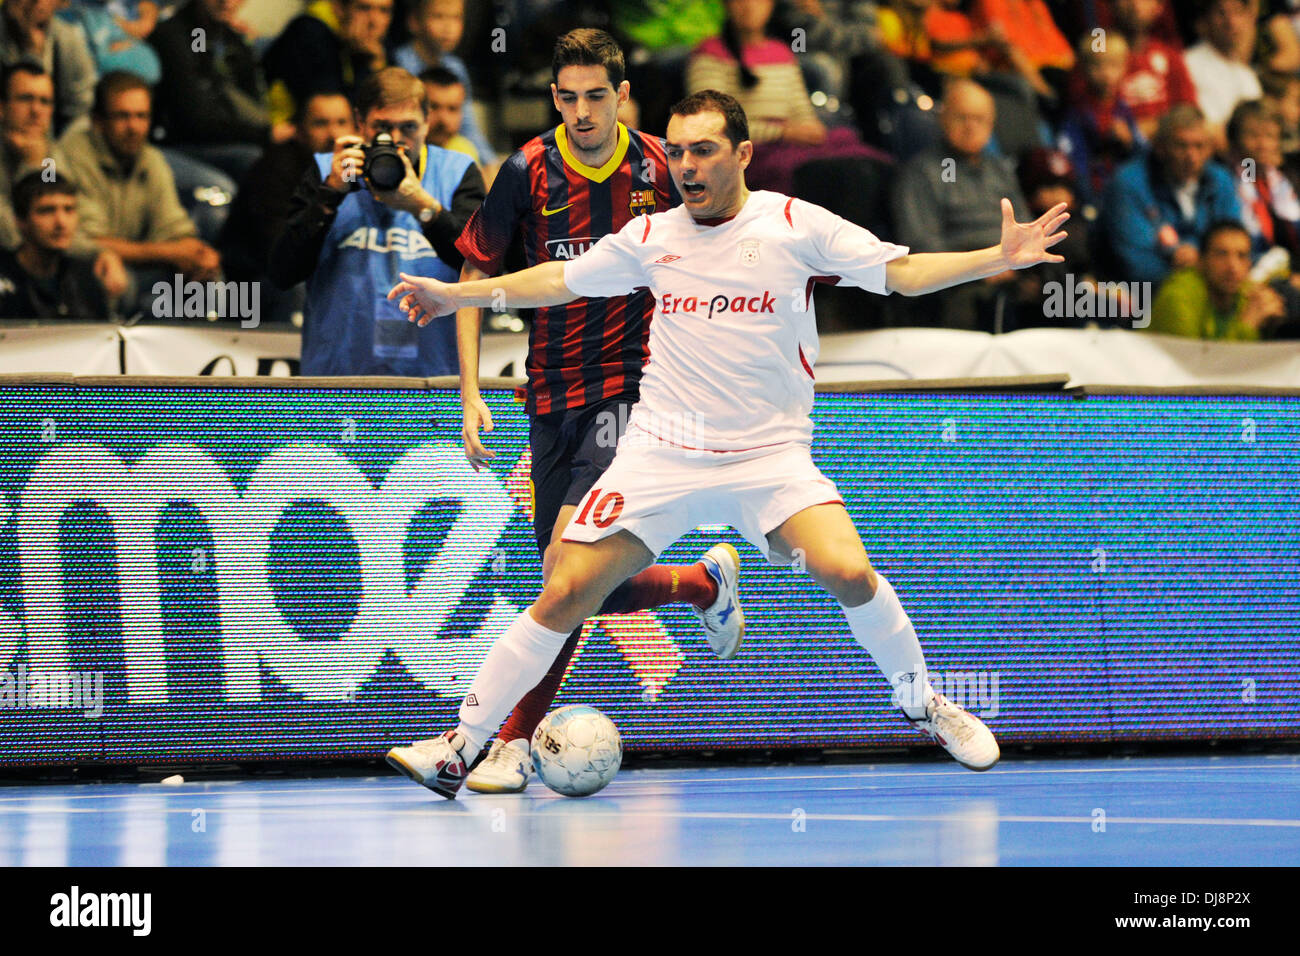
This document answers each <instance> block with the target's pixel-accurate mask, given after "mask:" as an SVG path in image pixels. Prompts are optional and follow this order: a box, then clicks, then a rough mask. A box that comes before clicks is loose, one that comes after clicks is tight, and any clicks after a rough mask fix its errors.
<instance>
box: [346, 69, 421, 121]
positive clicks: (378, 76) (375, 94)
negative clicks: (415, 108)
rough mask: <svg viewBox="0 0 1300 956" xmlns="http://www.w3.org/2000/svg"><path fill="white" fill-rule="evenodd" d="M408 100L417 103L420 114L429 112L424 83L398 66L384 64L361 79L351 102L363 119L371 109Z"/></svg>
mask: <svg viewBox="0 0 1300 956" xmlns="http://www.w3.org/2000/svg"><path fill="white" fill-rule="evenodd" d="M408 100H415V102H416V103H418V104H419V106H420V115H422V116H423V115H424V114H426V113H428V112H429V94H428V93H426V92H425V91H424V84H423V83H421V82H420V81H419V80H417V79H416V78H415V77H414V76H412V75H411V74H410V73H408V72H407V71H406V70H404V69H402V68H401V67H400V66H386V67H384V68H383V69H382V70H379V71H377V72H375V73H371V74H370V75H369V76H367V77H366V78H365V79H364V80H362V81H361V83H360V84H359V85H358V86H357V92H356V96H355V99H354V100H353V102H354V104H355V106H356V108H357V115H358V116H360V117H361V118H362V119H363V120H364V119H365V118H366V115H367V114H368V113H369V112H370V111H371V110H373V109H383V108H384V107H385V106H396V105H397V104H398V103H405V102H407V101H408Z"/></svg>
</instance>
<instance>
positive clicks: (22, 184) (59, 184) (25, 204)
mask: <svg viewBox="0 0 1300 956" xmlns="http://www.w3.org/2000/svg"><path fill="white" fill-rule="evenodd" d="M55 195H57V196H75V195H77V187H76V185H75V184H74V183H73V182H72V180H70V179H69V178H68V177H67V176H58V175H56V176H55V177H54V178H53V179H50V180H46V179H45V178H44V172H43V171H42V170H39V169H34V170H32V171H31V172H30V173H28V174H27V175H26V176H22V177H20V178H19V180H18V182H16V183H14V188H13V190H12V191H11V197H12V199H13V204H14V215H15V216H16V217H17V218H18V219H26V218H27V216H28V214H29V213H31V211H32V206H34V205H35V204H36V200H38V199H41V198H42V197H44V196H55Z"/></svg>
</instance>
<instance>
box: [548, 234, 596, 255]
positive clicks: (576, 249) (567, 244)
mask: <svg viewBox="0 0 1300 956" xmlns="http://www.w3.org/2000/svg"><path fill="white" fill-rule="evenodd" d="M590 248H591V236H580V237H577V238H570V239H550V240H547V243H546V252H547V254H548V255H549V256H550V257H551V258H552V259H576V258H578V256H580V255H582V254H583V253H584V252H586V251H587V250H588V249H590Z"/></svg>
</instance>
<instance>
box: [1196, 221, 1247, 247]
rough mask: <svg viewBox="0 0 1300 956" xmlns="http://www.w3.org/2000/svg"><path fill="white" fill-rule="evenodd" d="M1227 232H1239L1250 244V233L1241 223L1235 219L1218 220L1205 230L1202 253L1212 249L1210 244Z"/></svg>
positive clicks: (1202, 239) (1202, 238)
mask: <svg viewBox="0 0 1300 956" xmlns="http://www.w3.org/2000/svg"><path fill="white" fill-rule="evenodd" d="M1225 232H1237V233H1240V234H1241V235H1243V236H1245V237H1246V241H1247V242H1250V241H1251V238H1250V232H1249V231H1248V230H1247V229H1246V227H1245V226H1243V225H1242V224H1241V223H1239V222H1237V220H1235V219H1216V220H1215V221H1214V222H1213V223H1211V224H1210V228H1209V229H1207V230H1205V235H1204V236H1202V237H1201V251H1202V252H1204V251H1205V250H1206V249H1208V248H1210V243H1211V242H1212V241H1213V240H1215V239H1217V238H1218V237H1219V236H1221V235H1223V234H1224V233H1225Z"/></svg>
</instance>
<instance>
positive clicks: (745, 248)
mask: <svg viewBox="0 0 1300 956" xmlns="http://www.w3.org/2000/svg"><path fill="white" fill-rule="evenodd" d="M740 261H741V264H743V265H747V266H756V265H758V240H757V239H746V240H745V241H744V242H742V243H741V244H740Z"/></svg>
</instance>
